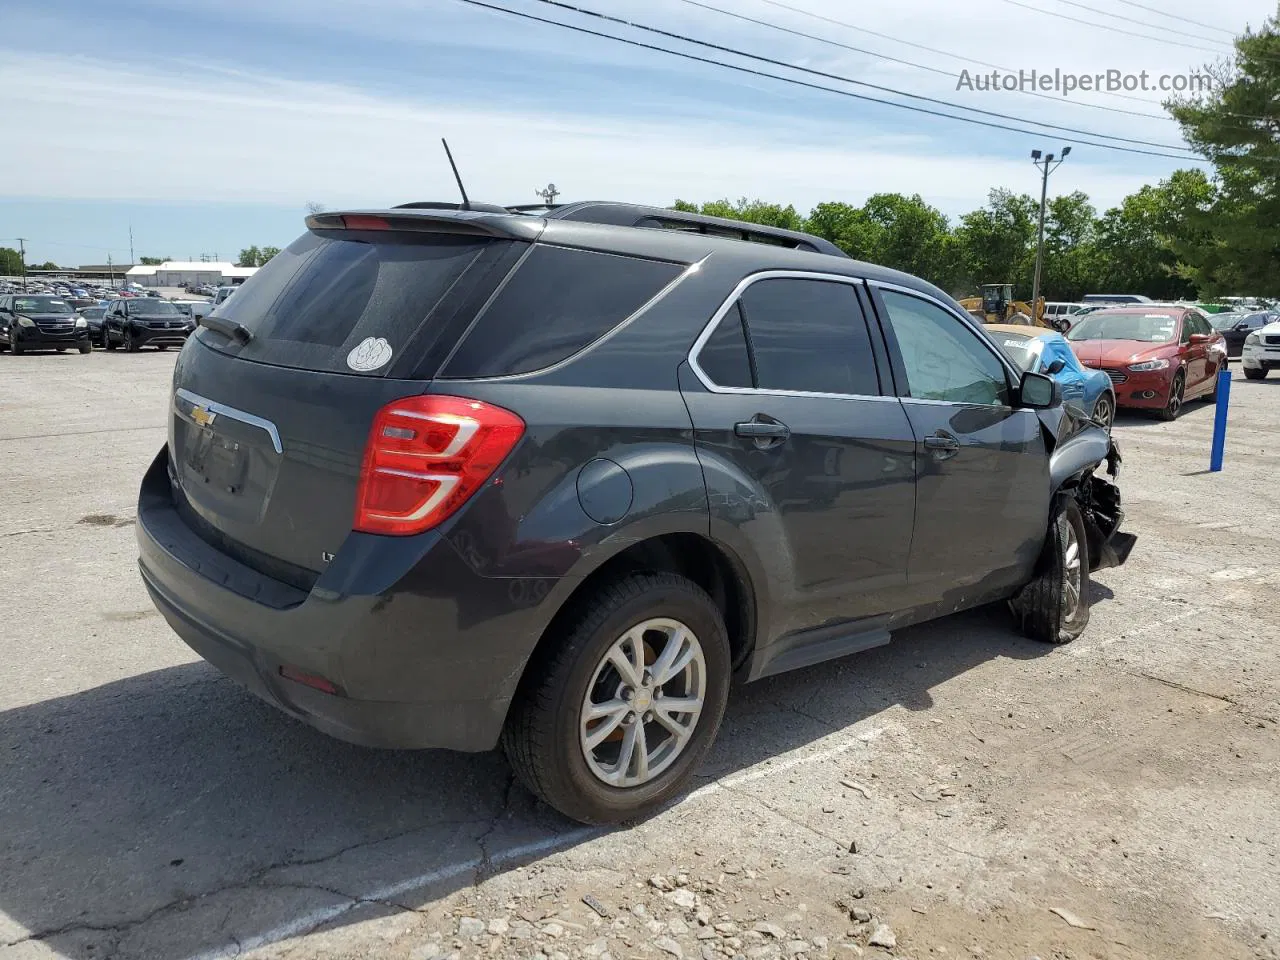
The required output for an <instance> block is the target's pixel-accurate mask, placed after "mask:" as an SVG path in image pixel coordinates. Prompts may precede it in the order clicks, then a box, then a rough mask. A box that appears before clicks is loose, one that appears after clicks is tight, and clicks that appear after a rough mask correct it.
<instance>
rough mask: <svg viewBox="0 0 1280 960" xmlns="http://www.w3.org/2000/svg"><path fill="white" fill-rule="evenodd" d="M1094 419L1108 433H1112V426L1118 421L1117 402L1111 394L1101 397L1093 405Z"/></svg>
mask: <svg viewBox="0 0 1280 960" xmlns="http://www.w3.org/2000/svg"><path fill="white" fill-rule="evenodd" d="M1093 419H1094V420H1096V421H1098V423H1100V424H1102V425H1103V426H1104V427H1105V428H1106V430H1107V433H1110V432H1111V425H1112V424H1113V423H1115V421H1116V401H1115V397H1113V396H1112V395H1111V394H1109V393H1104V394H1103V395H1102V396H1100V397H1099V398H1098V400H1097V402H1096V403H1094V405H1093Z"/></svg>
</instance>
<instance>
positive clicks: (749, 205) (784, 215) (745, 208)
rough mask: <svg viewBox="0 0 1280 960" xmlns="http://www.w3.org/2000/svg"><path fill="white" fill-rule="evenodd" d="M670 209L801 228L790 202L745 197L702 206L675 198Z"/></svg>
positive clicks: (770, 225) (714, 201)
mask: <svg viewBox="0 0 1280 960" xmlns="http://www.w3.org/2000/svg"><path fill="white" fill-rule="evenodd" d="M671 209H673V210H681V211H683V212H685V213H700V214H702V215H703V216H705V217H724V218H726V219H729V220H745V221H746V222H747V223H759V224H761V225H763V226H767V227H782V228H783V229H785V230H803V229H804V218H803V217H801V216H800V214H799V213H797V212H796V208H795V207H793V206H792V205H791V204H787V205H786V206H785V207H784V206H781V205H779V204H776V203H766V202H765V201H763V200H748V199H747V198H746V197H743V198H742V199H740V200H738V201H737V202H736V203H735V202H733V201H731V200H713V201H712V202H710V203H704V204H702V206H700V207H699V206H697V205H696V204H692V203H689V202H687V201H685V200H677V201H676V202H675V203H674V204H672V207H671Z"/></svg>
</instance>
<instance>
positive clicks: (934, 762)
mask: <svg viewBox="0 0 1280 960" xmlns="http://www.w3.org/2000/svg"><path fill="white" fill-rule="evenodd" d="M172 362H173V355H172V354H170V355H168V356H165V355H157V354H155V353H142V354H128V355H126V354H103V353H97V354H94V355H93V356H91V357H84V358H82V357H79V356H78V355H71V356H66V355H51V356H29V357H22V358H14V357H9V356H4V357H0V369H3V376H2V377H0V461H3V462H4V463H5V467H4V470H3V472H2V473H0V539H2V540H3V542H4V545H5V546H4V550H3V551H0V582H3V583H6V584H9V585H11V587H18V588H15V589H11V590H10V591H9V592H8V593H7V595H6V597H5V602H4V606H3V611H4V626H3V628H0V657H3V662H4V663H5V675H6V679H7V680H8V681H9V682H8V683H6V684H5V685H4V687H3V689H0V864H3V868H2V869H0V960H29V958H48V957H64V958H68V960H91V958H93V960H97V958H102V957H118V958H120V960H129V958H144V957H148V958H149V957H155V958H165V960H184V958H194V957H199V958H201V960H212V958H214V957H230V956H236V955H241V954H254V955H257V956H261V957H267V956H279V957H285V956H290V957H292V956H297V957H310V956H330V955H332V956H367V955H378V956H381V955H390V956H397V957H399V956H405V957H409V956H414V950H415V949H418V950H419V951H420V948H421V945H422V944H424V943H430V942H435V941H431V940H429V935H430V934H431V933H435V934H437V935H443V936H444V937H445V938H446V940H445V941H442V942H447V943H452V942H453V941H452V940H450V939H448V938H452V937H454V935H455V932H456V928H457V916H458V915H460V914H459V911H462V910H466V911H470V912H471V913H472V914H474V915H478V916H492V915H502V911H503V910H504V909H506V908H505V907H504V906H503V905H504V904H505V903H508V902H513V901H518V902H520V903H527V902H530V898H532V899H533V900H536V901H537V902H539V903H543V902H545V903H548V904H555V905H556V908H557V909H561V910H562V911H563V912H562V916H563V918H564V919H565V920H566V921H568V922H571V923H577V924H579V925H580V926H583V927H584V929H585V928H588V927H590V924H591V922H592V916H593V915H591V914H589V912H586V908H585V907H583V906H582V905H581V903H580V900H581V896H582V895H583V894H584V893H592V894H593V895H598V896H600V897H601V898H602V899H605V900H610V898H612V900H610V902H612V901H613V900H617V899H618V898H621V897H623V896H624V894H625V892H626V891H627V890H632V889H634V887H635V883H636V882H637V879H639V880H641V881H643V880H644V879H645V878H648V877H649V876H651V875H653V874H661V873H665V872H672V871H674V870H675V869H677V868H680V869H688V870H689V871H691V872H692V871H694V870H695V869H696V868H697V867H698V865H699V864H703V865H709V864H713V863H714V864H719V865H721V872H723V865H725V864H728V863H730V862H732V863H735V864H737V865H739V866H741V865H744V864H745V865H748V866H752V867H753V869H758V870H759V871H760V872H762V873H764V872H767V873H768V874H769V875H770V876H771V877H773V878H774V879H772V880H770V885H771V886H774V885H776V886H778V887H785V888H787V889H788V890H791V891H794V893H795V897H796V898H800V897H804V898H805V900H806V903H807V905H808V906H809V907H810V912H809V914H808V916H809V918H810V919H809V920H807V921H806V922H807V923H809V924H811V925H812V926H813V928H814V929H813V932H814V933H815V934H816V933H822V934H823V935H824V936H829V937H830V938H831V943H832V944H833V945H834V944H835V943H836V942H837V941H838V939H839V938H840V937H841V936H842V935H843V934H844V933H845V930H844V928H843V926H841V918H840V917H839V916H838V913H839V911H838V910H837V909H836V908H835V907H834V906H832V904H834V903H835V902H836V900H837V899H839V898H840V897H841V896H842V895H843V894H844V893H845V892H847V889H848V888H849V886H850V885H851V884H856V885H858V886H861V887H864V888H865V889H866V891H867V894H868V897H869V898H875V899H876V900H877V903H878V905H879V907H880V908H881V909H882V910H883V911H884V913H885V915H886V916H888V917H890V918H892V919H893V923H894V928H895V930H897V931H898V934H899V939H900V941H901V942H902V943H903V944H904V945H905V947H904V950H905V952H906V953H907V955H909V956H912V957H918V956H923V955H926V954H927V953H929V951H930V950H931V949H933V948H935V947H949V948H950V949H951V950H952V951H953V953H954V952H956V950H957V947H960V948H963V946H964V945H965V944H973V945H979V946H980V948H981V949H984V950H985V951H986V955H987V956H991V957H1000V956H1009V957H1011V958H1021V960H1026V958H1027V957H1028V956H1031V955H1033V954H1038V955H1040V956H1044V957H1048V956H1053V955H1055V954H1054V952H1053V951H1054V950H1057V951H1058V952H1059V953H1061V954H1063V955H1068V956H1106V957H1111V956H1115V957H1148V956H1150V957H1160V958H1162V960H1164V958H1170V957H1183V956H1185V957H1197V958H1198V957H1202V956H1206V955H1211V954H1212V955H1216V956H1222V957H1242V958H1254V957H1267V958H1271V957H1274V956H1276V943H1277V941H1278V940H1280V919H1278V917H1280V863H1278V862H1277V855H1278V853H1280V851H1278V850H1277V840H1276V837H1275V824H1276V823H1277V822H1280V800H1277V797H1276V796H1275V792H1274V784H1275V782H1276V780H1277V776H1278V775H1280V745H1278V743H1277V736H1276V731H1277V727H1276V723H1277V719H1278V717H1277V713H1278V711H1277V707H1276V704H1277V703H1278V702H1280V646H1278V645H1277V640H1278V639H1280V613H1277V607H1276V604H1275V602H1274V597H1275V596H1276V592H1277V588H1278V587H1280V550H1277V546H1278V544H1277V540H1280V506H1278V505H1277V501H1276V499H1275V497H1274V478H1275V476H1276V471H1277V469H1278V468H1280V427H1277V426H1275V423H1276V420H1275V416H1274V410H1275V407H1276V405H1277V404H1280V382H1273V381H1270V380H1269V381H1266V382H1263V383H1261V384H1254V383H1246V382H1245V381H1243V379H1240V378H1238V379H1237V382H1236V383H1235V384H1234V385H1233V386H1234V396H1233V406H1232V421H1231V431H1232V433H1231V436H1230V439H1229V446H1228V459H1227V470H1226V472H1224V473H1223V474H1221V475H1216V476H1212V475H1206V474H1205V473H1204V472H1203V468H1204V465H1205V462H1206V461H1207V457H1208V434H1209V429H1210V427H1211V421H1212V408H1211V407H1207V406H1203V405H1201V404H1192V405H1191V407H1190V408H1189V409H1188V412H1187V414H1186V415H1185V416H1184V418H1183V419H1182V420H1180V421H1179V422H1177V423H1175V424H1159V423H1155V422H1153V421H1144V420H1140V419H1136V418H1125V417H1122V418H1121V420H1120V422H1119V425H1118V426H1117V434H1118V436H1119V438H1120V442H1121V445H1122V449H1123V451H1124V454H1125V457H1126V463H1125V471H1124V473H1123V475H1122V478H1121V479H1122V485H1123V492H1124V495H1125V500H1126V508H1127V510H1128V512H1129V519H1128V521H1127V523H1128V528H1129V529H1131V530H1133V531H1134V532H1136V533H1138V534H1139V536H1140V540H1139V545H1138V548H1137V550H1136V551H1135V553H1134V556H1133V559H1132V561H1131V563H1130V564H1129V565H1128V566H1127V567H1125V568H1123V569H1121V570H1117V571H1106V572H1104V573H1103V574H1101V575H1100V576H1099V577H1098V580H1097V583H1096V584H1095V592H1094V601H1095V607H1094V610H1093V620H1092V623H1091V624H1090V627H1089V629H1088V631H1087V633H1086V635H1085V636H1084V637H1083V638H1082V639H1081V640H1080V641H1078V642H1077V643H1075V644H1072V645H1071V646H1069V647H1066V648H1059V649H1053V648H1047V647H1042V646H1039V645H1035V644H1031V643H1029V642H1026V641H1023V640H1021V639H1019V638H1018V637H1017V636H1015V635H1014V634H1013V633H1012V631H1011V629H1010V627H1009V624H1008V622H1007V620H1006V619H1005V618H1004V617H1002V616H1001V614H1000V612H999V611H978V612H974V613H969V614H965V615H962V616H960V617H955V618H951V619H948V620H944V621H940V622H938V623H936V624H932V625H928V626H924V627H920V628H915V629H913V630H910V631H906V632H905V633H903V634H902V635H900V636H898V637H897V638H896V639H895V642H894V643H893V644H891V645H889V646H888V647H884V648H881V649H878V650H874V651H870V652H868V653H865V654H862V655H859V656H856V657H853V658H849V659H846V660H842V661H839V662H836V663H830V664H825V665H821V666H819V667H815V668H812V669H809V670H804V671H801V672H799V673H795V674H790V675H786V676H782V677H776V678H772V679H770V680H766V681H763V682H761V683H758V684H753V685H751V686H748V687H744V688H741V689H739V690H737V691H735V695H734V698H733V700H732V702H731V705H730V710H729V713H728V715H727V717H726V720H725V725H724V728H723V730H722V732H721V735H720V738H719V740H718V742H717V745H716V747H715V749H714V750H713V752H712V754H711V756H710V758H709V760H708V762H707V764H706V765H705V766H704V769H703V770H702V771H700V774H699V778H698V782H697V784H696V785H695V788H694V790H693V792H692V794H691V795H690V796H689V797H688V798H687V799H685V800H683V801H682V802H680V803H677V804H676V805H674V806H673V807H671V808H670V809H668V810H667V811H665V812H663V813H661V814H659V815H658V816H656V817H654V818H652V819H650V820H649V821H647V822H645V823H642V824H638V825H636V826H635V827H633V828H632V829H630V830H628V831H617V832H612V831H602V830H592V829H586V828H581V827H579V826H577V825H574V824H569V823H567V822H565V821H564V820H563V819H562V818H560V817H558V816H557V815H555V814H554V813H552V812H550V811H548V810H546V809H545V808H543V807H540V806H539V805H537V804H536V803H535V802H534V801H533V799H532V798H531V797H530V796H529V795H528V794H527V793H525V792H524V791H523V790H522V789H521V788H520V787H519V786H518V785H517V784H516V783H515V782H514V780H513V778H512V777H511V774H510V771H509V770H508V768H507V767H506V765H505V763H504V762H503V760H502V759H501V757H499V756H497V755H494V754H485V755H476V756H466V755H456V754H447V753H418V754H413V753H394V752H380V751H371V750H364V749H362V748H359V747H354V746H349V745H346V744H342V743H339V742H337V741H334V740H331V739H329V738H327V737H324V736H322V735H321V734H318V733H315V732H313V731H311V730H309V729H308V728H306V727H304V726H302V725H300V724H298V723H296V722H294V721H293V720H291V719H289V718H287V717H285V716H284V715H282V714H279V713H277V712H276V711H274V710H272V709H271V708H270V707H267V706H266V705H264V704H261V703H259V702H258V701H257V700H255V699H254V698H252V697H250V696H249V695H248V694H245V693H243V692H242V691H241V690H240V689H239V688H237V687H236V686H235V685H234V684H233V683H231V682H230V681H227V680H225V679H223V678H222V677H221V676H220V675H219V674H218V673H217V672H216V671H214V670H213V669H212V668H209V667H207V666H206V665H204V664H203V663H202V662H200V661H198V660H196V659H195V658H194V657H193V655H192V654H191V653H190V652H189V651H188V650H187V648H186V647H185V646H183V645H182V644H181V643H180V642H179V641H178V640H177V639H176V637H174V636H173V635H172V634H171V633H170V631H169V630H168V628H167V626H166V625H165V624H164V622H163V620H161V618H160V617H159V616H158V615H156V613H155V611H154V609H153V608H152V607H151V604H150V602H149V601H148V599H147V597H146V595H145V592H144V590H143V588H142V585H141V583H140V582H139V580H138V577H137V573H136V566H135V548H134V541H133V531H132V529H131V525H130V521H131V519H132V516H133V511H134V495H135V492H136V489H137V483H138V481H139V479H140V477H141V474H142V472H143V470H144V469H145V468H146V466H147V464H148V463H149V462H150V459H151V457H152V456H153V454H154V452H155V450H156V449H157V447H158V446H159V445H160V444H161V443H163V441H164V433H165V426H164V410H165V397H166V389H167V385H168V378H169V375H170V371H171V369H172ZM841 781H849V782H856V783H857V784H858V785H860V786H863V787H864V788H865V793H864V792H863V791H862V790H857V789H852V788H850V787H848V786H845V785H843V784H842V782H841ZM850 845H853V846H855V847H856V850H857V852H856V853H850V852H849V847H850ZM731 876H735V877H736V876H738V874H733V875H731ZM1050 906H1058V907H1062V908H1064V909H1068V910H1070V911H1071V912H1072V913H1074V914H1076V915H1079V916H1086V917H1089V918H1091V925H1093V926H1097V927H1098V928H1099V931H1101V932H1090V931H1084V930H1077V929H1074V928H1072V927H1069V926H1068V925H1067V924H1065V923H1064V922H1063V921H1062V920H1061V919H1059V918H1058V917H1057V916H1056V915H1053V914H1050V913H1049V912H1048V908H1049V907H1050ZM922 910H923V911H925V912H923V913H922V912H919V911H922ZM575 911H576V912H575ZM597 919H598V918H597ZM979 921H981V922H979ZM823 924H829V925H831V929H830V930H827V929H826V928H825V927H823V926H822V925H823ZM845 924H846V925H847V918H846V919H845ZM996 927H999V929H1001V930H1004V931H1005V933H1003V934H1001V937H1003V938H1004V940H1003V941H1001V940H1000V939H999V938H995V935H994V933H993V932H992V931H993V930H994V928H996ZM1011 931H1012V932H1011ZM442 932H443V933H442ZM1264 933H1265V934H1268V937H1267V939H1263V936H1262V935H1263V934H1264ZM594 935H595V934H594V933H593V934H592V936H594ZM1091 937H1092V938H1099V939H1096V941H1095V940H1093V939H1090V938H1091ZM993 938H994V939H993ZM1010 938H1013V939H1012V940H1011V939H1010ZM482 939H483V938H482ZM482 939H481V940H465V941H464V940H459V941H457V942H458V943H460V944H461V946H459V947H457V948H456V949H457V950H458V951H460V952H461V954H462V955H463V956H471V955H475V956H479V955H482V954H488V955H492V953H491V951H494V950H497V951H498V955H500V956H505V955H506V954H505V953H504V952H503V948H502V947H501V946H500V945H499V946H488V945H485V944H484V943H483V942H482ZM677 939H678V938H677ZM562 948H563V950H564V952H566V954H567V955H575V954H574V951H576V950H578V949H580V947H576V946H571V945H569V941H568V940H566V941H564V944H563V946H562ZM651 948H652V944H648V943H638V944H637V945H636V948H635V950H634V955H637V956H657V954H656V953H654V952H653V950H652V949H651ZM1024 948H1025V949H1024ZM521 949H522V950H524V953H525V954H527V953H531V952H532V950H533V947H532V946H527V945H526V947H522V948H521ZM696 949H697V948H696V945H695V944H694V943H693V942H692V941H690V943H689V944H688V945H687V950H686V954H685V955H686V956H694V955H696ZM832 949H833V950H834V946H833V948H832ZM902 953H903V951H899V953H898V954H895V955H902ZM521 955H524V954H521ZM630 955H632V954H631V953H619V954H616V956H619V957H620V956H630ZM845 955H846V956H851V955H852V954H845ZM882 956H887V954H882Z"/></svg>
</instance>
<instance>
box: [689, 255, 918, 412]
mask: <svg viewBox="0 0 1280 960" xmlns="http://www.w3.org/2000/svg"><path fill="white" fill-rule="evenodd" d="M779 279H781V280H826V281H829V282H833V283H847V284H849V285H850V286H854V287H856V286H857V285H858V284H860V283H864V282H865V281H864V280H863V279H862V278H861V277H849V276H845V275H843V274H839V273H821V272H819V271H816V270H762V271H760V272H759V273H753V274H751V276H749V277H746V278H745V279H743V280H742V281H741V282H740V283H739V284H738V285H737V286H736V287H734V288H733V291H732V292H731V293H730V294H729V296H728V297H727V298H726V299H725V301H724V302H723V303H721V304H720V306H719V308H717V310H716V312H715V313H714V314H712V315H711V320H710V322H708V323H707V325H706V326H705V327H703V328H702V332H701V333H700V334H698V339H697V340H695V341H693V346H692V347H690V348H689V354H688V357H687V359H688V361H689V368H690V369H691V370H693V373H694V376H696V377H697V378H698V380H700V381H701V382H702V385H703V386H704V387H706V388H707V389H708V390H709V391H711V392H712V393H738V394H749V395H751V396H764V397H819V398H822V399H826V400H887V401H890V402H892V403H897V401H898V398H897V397H892V396H885V395H884V394H859V393H820V392H817V391H808V390H763V389H758V388H756V387H722V386H720V385H719V384H717V383H714V382H712V380H711V378H710V377H709V376H707V374H706V372H705V371H704V370H703V369H702V367H700V366H698V359H697V358H698V354H699V353H701V352H702V348H703V347H704V346H706V343H707V341H708V340H710V339H711V334H712V333H714V332H715V329H716V326H717V325H718V324H719V323H720V321H721V319H722V318H723V317H724V315H725V314H726V313H728V312H729V310H730V309H731V308H732V307H733V305H734V304H735V303H737V302H738V298H739V297H741V296H742V294H743V292H744V291H745V290H746V289H747V287H749V286H751V285H752V284H753V283H755V282H757V281H759V280H779ZM868 332H870V331H868Z"/></svg>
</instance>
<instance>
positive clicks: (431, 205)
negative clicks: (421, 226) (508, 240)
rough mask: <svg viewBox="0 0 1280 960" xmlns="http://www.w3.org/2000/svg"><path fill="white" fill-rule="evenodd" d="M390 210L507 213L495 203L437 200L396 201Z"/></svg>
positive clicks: (505, 209) (506, 210)
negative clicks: (445, 201)
mask: <svg viewBox="0 0 1280 960" xmlns="http://www.w3.org/2000/svg"><path fill="white" fill-rule="evenodd" d="M391 209H392V210H461V211H465V210H471V211H473V212H476V213H507V212H509V211H508V209H507V208H506V207H502V206H499V205H498V204H496V203H468V204H465V205H464V204H461V203H444V202H441V201H439V200H415V201H414V202H413V203H398V204H396V205H395V206H394V207H392V208H391Z"/></svg>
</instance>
